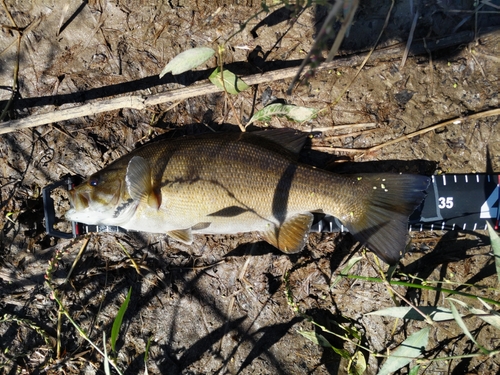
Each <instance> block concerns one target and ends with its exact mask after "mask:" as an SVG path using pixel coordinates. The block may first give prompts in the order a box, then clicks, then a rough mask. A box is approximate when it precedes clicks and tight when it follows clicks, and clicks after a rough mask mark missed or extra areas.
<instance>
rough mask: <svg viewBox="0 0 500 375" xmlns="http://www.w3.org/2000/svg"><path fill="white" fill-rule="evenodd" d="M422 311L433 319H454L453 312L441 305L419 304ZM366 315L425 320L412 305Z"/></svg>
mask: <svg viewBox="0 0 500 375" xmlns="http://www.w3.org/2000/svg"><path fill="white" fill-rule="evenodd" d="M417 308H418V309H419V310H420V312H422V313H424V314H425V315H428V316H429V317H430V318H431V319H432V320H433V321H435V322H440V321H443V320H453V314H452V312H451V310H450V309H447V308H445V307H439V306H417ZM365 315H380V316H391V317H393V318H401V319H411V320H422V321H423V320H425V319H424V317H423V316H422V315H421V314H419V313H418V311H416V310H415V309H414V308H412V307H410V306H404V307H388V308H387V309H382V310H377V311H372V312H369V313H367V314H365Z"/></svg>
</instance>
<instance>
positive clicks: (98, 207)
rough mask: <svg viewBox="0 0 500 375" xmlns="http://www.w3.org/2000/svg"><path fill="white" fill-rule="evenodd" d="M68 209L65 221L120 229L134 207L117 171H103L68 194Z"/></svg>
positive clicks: (122, 177) (121, 176) (135, 205)
mask: <svg viewBox="0 0 500 375" xmlns="http://www.w3.org/2000/svg"><path fill="white" fill-rule="evenodd" d="M69 198H70V202H71V207H72V208H71V209H70V210H69V211H68V212H66V215H65V217H66V219H67V220H70V221H75V222H79V223H84V224H89V225H99V224H101V225H123V224H124V223H126V222H127V221H128V220H129V219H130V218H131V216H132V215H133V214H134V212H135V209H136V207H137V204H134V201H133V199H131V198H130V196H129V195H128V192H127V189H126V188H125V176H124V173H123V172H122V171H121V170H119V169H114V168H111V169H103V170H102V171H99V172H97V173H94V174H93V175H91V176H90V177H89V178H88V179H87V180H86V181H84V182H83V183H81V184H80V185H78V186H77V187H75V188H74V189H72V190H70V191H69Z"/></svg>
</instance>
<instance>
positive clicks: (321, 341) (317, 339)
mask: <svg viewBox="0 0 500 375" xmlns="http://www.w3.org/2000/svg"><path fill="white" fill-rule="evenodd" d="M298 332H299V333H300V334H301V335H302V336H304V337H305V338H306V339H308V340H309V341H312V342H313V343H315V344H316V345H319V346H322V347H324V348H331V347H332V345H331V344H330V343H329V342H328V340H327V339H325V337H324V336H323V335H322V334H321V333H316V332H314V331H298Z"/></svg>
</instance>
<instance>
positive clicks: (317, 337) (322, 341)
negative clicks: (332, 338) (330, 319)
mask: <svg viewBox="0 0 500 375" xmlns="http://www.w3.org/2000/svg"><path fill="white" fill-rule="evenodd" d="M298 332H299V333H300V334H301V335H302V336H304V337H305V338H306V339H308V340H309V341H312V342H313V343H315V344H316V345H319V346H322V347H323V348H330V349H332V350H333V351H334V352H335V353H337V354H338V355H340V356H341V357H343V358H345V359H348V360H350V359H351V355H350V354H349V352H348V351H347V350H345V349H338V348H335V347H334V346H332V344H330V342H329V341H328V340H327V339H326V338H325V337H324V336H323V335H322V334H321V333H316V332H314V331H298Z"/></svg>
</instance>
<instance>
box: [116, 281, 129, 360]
mask: <svg viewBox="0 0 500 375" xmlns="http://www.w3.org/2000/svg"><path fill="white" fill-rule="evenodd" d="M131 295H132V287H130V288H129V290H128V293H127V298H125V301H123V303H122V305H121V306H120V310H118V314H116V318H115V320H114V321H113V327H112V328H111V349H112V350H113V352H116V341H117V340H118V335H119V334H120V327H121V326H122V322H123V316H124V315H125V312H126V311H127V308H128V303H129V302H130V296H131Z"/></svg>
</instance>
